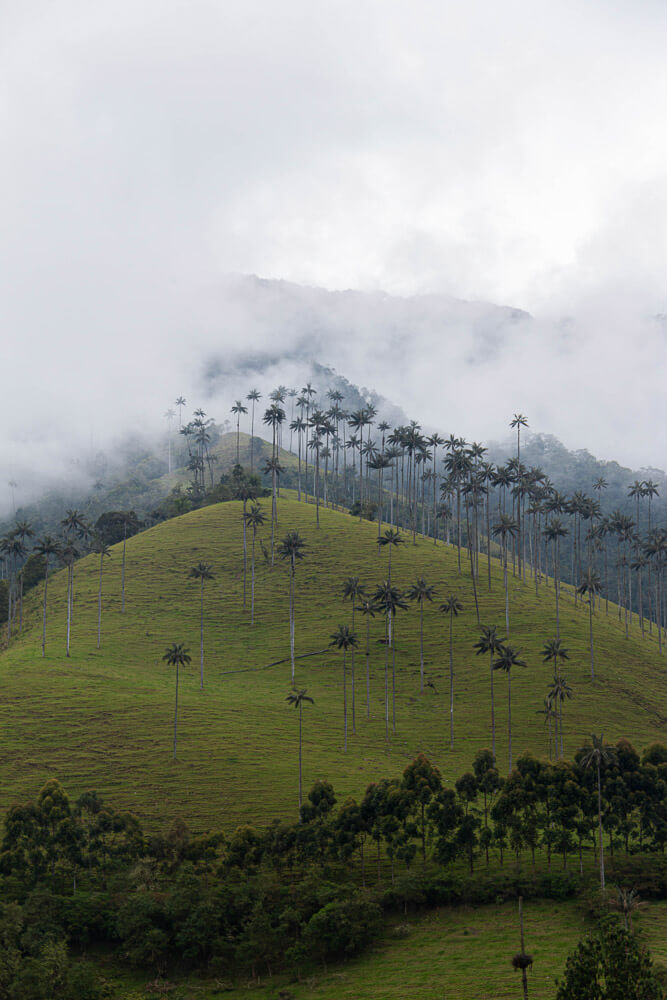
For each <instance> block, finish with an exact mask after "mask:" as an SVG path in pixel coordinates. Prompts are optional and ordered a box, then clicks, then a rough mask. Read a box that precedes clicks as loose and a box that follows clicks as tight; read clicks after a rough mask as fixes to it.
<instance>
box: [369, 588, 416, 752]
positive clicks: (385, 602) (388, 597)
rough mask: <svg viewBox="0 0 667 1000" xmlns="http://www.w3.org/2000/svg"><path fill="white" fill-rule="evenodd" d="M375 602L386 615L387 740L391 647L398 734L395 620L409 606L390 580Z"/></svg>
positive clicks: (393, 699) (377, 594)
mask: <svg viewBox="0 0 667 1000" xmlns="http://www.w3.org/2000/svg"><path fill="white" fill-rule="evenodd" d="M373 601H374V602H375V605H376V607H377V608H381V609H382V610H383V611H384V614H385V633H384V643H385V647H384V648H385V654H384V710H385V738H386V739H389V683H388V674H389V663H388V658H389V647H390V646H391V688H392V725H393V730H394V732H396V642H395V635H394V631H395V630H394V628H393V627H392V622H393V618H394V616H395V615H396V613H397V612H398V611H407V608H408V605H407V604H406V602H405V601H404V600H403V595H402V594H401V592H400V590H398V589H397V588H396V587H392V585H391V583H390V581H389V580H385V581H384V583H381V584H380V586H379V587H377V589H376V591H375V593H374V595H373Z"/></svg>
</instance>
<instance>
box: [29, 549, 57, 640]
mask: <svg viewBox="0 0 667 1000" xmlns="http://www.w3.org/2000/svg"><path fill="white" fill-rule="evenodd" d="M35 552H36V553H37V554H38V555H40V556H43V557H44V611H43V619H42V656H46V591H47V587H48V583H49V559H50V558H52V557H55V556H58V555H59V554H60V545H59V544H58V542H57V541H56V540H55V539H54V538H52V537H51V535H44V537H43V538H38V539H37V544H36V545H35Z"/></svg>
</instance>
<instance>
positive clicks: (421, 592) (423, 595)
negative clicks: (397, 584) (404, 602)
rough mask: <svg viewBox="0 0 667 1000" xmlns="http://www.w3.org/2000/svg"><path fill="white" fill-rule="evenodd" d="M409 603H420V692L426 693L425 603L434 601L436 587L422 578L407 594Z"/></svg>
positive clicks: (409, 588)
mask: <svg viewBox="0 0 667 1000" xmlns="http://www.w3.org/2000/svg"><path fill="white" fill-rule="evenodd" d="M405 596H406V597H407V598H408V600H409V601H418V602H419V680H420V683H419V690H420V693H421V694H423V693H424V601H432V600H433V597H434V596H435V587H432V586H431V585H430V584H428V583H427V582H426V580H425V579H424V577H423V576H420V577H419V578H418V579H417V580H416V581H415V582H414V583H413V584H412V585H411V586H410V587H408V589H407V590H406V592H405Z"/></svg>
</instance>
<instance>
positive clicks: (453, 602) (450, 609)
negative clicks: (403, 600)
mask: <svg viewBox="0 0 667 1000" xmlns="http://www.w3.org/2000/svg"><path fill="white" fill-rule="evenodd" d="M440 611H442V613H443V614H444V615H448V616H449V748H450V750H453V749H454V647H453V636H454V617H455V616H457V615H458V614H459V613H460V612H461V611H463V605H462V604H461V602H460V601H459V599H458V597H456V596H455V594H450V595H449V597H448V598H447V600H446V601H445V602H444V603H443V604H441V605H440Z"/></svg>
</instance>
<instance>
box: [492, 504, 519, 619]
mask: <svg viewBox="0 0 667 1000" xmlns="http://www.w3.org/2000/svg"><path fill="white" fill-rule="evenodd" d="M491 530H492V532H493V536H494V538H500V540H501V545H502V552H503V585H504V587H505V631H506V632H507V634H508V635H509V634H510V598H509V587H508V582H507V542H508V539H510V538H515V537H516V534H517V531H518V530H519V526H518V524H517V522H516V521H515V520H514V518H513V517H510V515H509V514H501V515H500V520H499V521H498V522H496V524H494V526H493V528H492V529H491Z"/></svg>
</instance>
